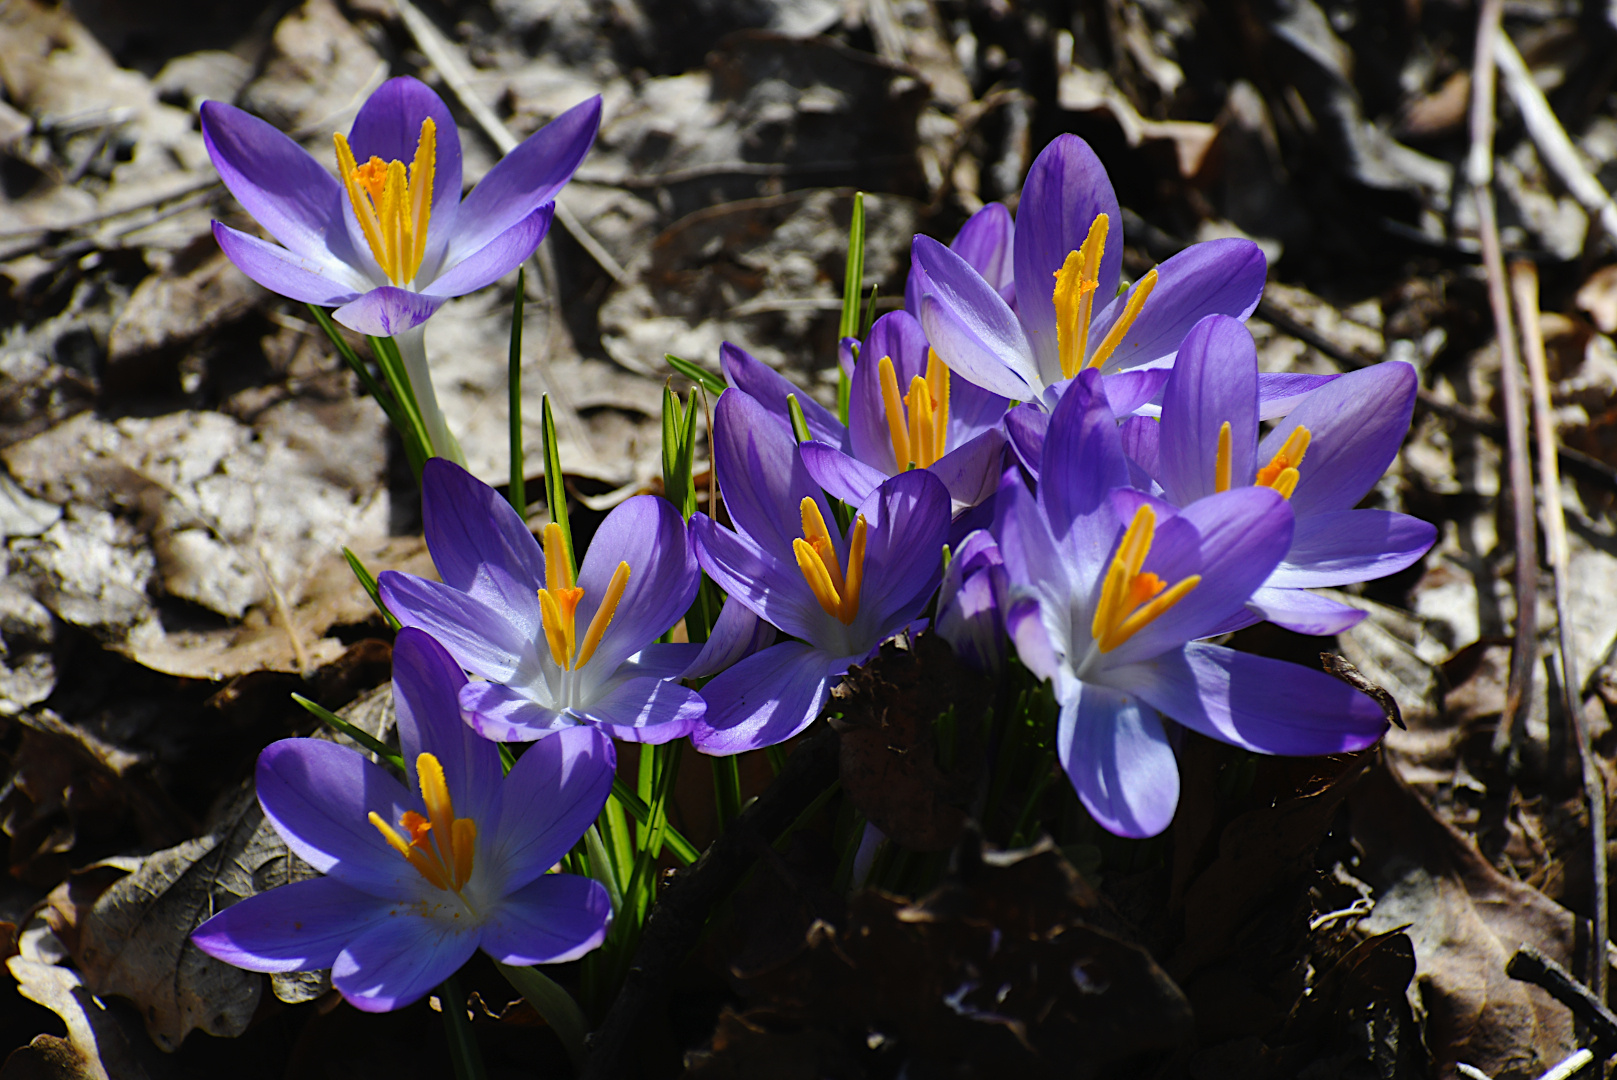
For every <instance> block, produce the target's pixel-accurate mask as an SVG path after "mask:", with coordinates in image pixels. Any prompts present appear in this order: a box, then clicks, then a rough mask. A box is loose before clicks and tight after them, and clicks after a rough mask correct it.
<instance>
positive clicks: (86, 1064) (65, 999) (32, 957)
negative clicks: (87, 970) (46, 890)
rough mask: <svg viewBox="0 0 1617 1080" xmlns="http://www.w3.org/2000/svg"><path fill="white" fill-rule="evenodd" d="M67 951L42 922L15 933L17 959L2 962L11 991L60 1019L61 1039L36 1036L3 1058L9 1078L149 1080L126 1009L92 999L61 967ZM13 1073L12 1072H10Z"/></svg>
mask: <svg viewBox="0 0 1617 1080" xmlns="http://www.w3.org/2000/svg"><path fill="white" fill-rule="evenodd" d="M66 958H67V950H66V949H65V948H64V947H63V946H62V943H61V942H60V941H59V940H58V939H57V937H56V935H55V934H54V933H52V932H51V929H50V927H48V926H46V925H45V924H44V922H43V921H42V920H38V919H36V920H35V921H34V922H33V923H32V924H30V925H29V926H27V927H25V928H24V929H23V932H22V933H21V934H20V935H18V939H17V955H15V956H13V957H11V958H10V959H9V960H7V961H6V968H7V970H8V971H10V972H11V977H12V978H14V979H16V980H17V989H18V991H19V992H20V993H21V994H22V995H23V997H25V998H27V999H28V1000H29V1001H32V1002H35V1003H36V1004H39V1005H43V1006H44V1007H45V1008H47V1009H49V1010H50V1011H51V1012H53V1013H55V1014H56V1015H57V1016H59V1017H61V1018H62V1023H63V1024H64V1025H66V1027H67V1037H66V1038H62V1037H60V1036H56V1035H39V1036H37V1037H36V1038H35V1039H34V1040H33V1041H32V1042H31V1043H29V1044H28V1045H27V1046H25V1047H22V1048H21V1049H19V1050H16V1051H14V1052H13V1053H12V1054H11V1056H10V1057H8V1058H7V1059H6V1063H5V1067H4V1068H5V1075H6V1076H7V1077H8V1078H9V1077H12V1076H16V1077H18V1078H19V1080H21V1078H24V1077H27V1078H41V1080H149V1078H151V1077H153V1076H154V1075H156V1074H157V1072H158V1070H156V1069H151V1068H148V1066H151V1065H155V1064H156V1063H155V1062H153V1061H152V1060H151V1059H152V1058H153V1057H154V1056H155V1055H154V1054H153V1053H152V1049H151V1045H150V1044H149V1043H148V1042H147V1041H146V1040H145V1038H144V1037H143V1036H142V1035H141V1033H140V1031H139V1030H138V1028H137V1027H136V1026H135V1024H134V1023H132V1022H131V1021H132V1019H133V1018H132V1017H130V1016H129V1015H128V1013H127V1011H126V1010H123V1009H109V1008H106V1007H105V1006H104V1005H103V1004H102V1003H101V1002H99V1001H97V1000H96V999H95V997H94V996H93V995H92V994H91V992H90V990H89V988H88V987H87V986H85V984H84V981H83V980H82V979H81V978H80V977H79V974H78V973H77V972H75V971H74V970H73V969H72V968H68V967H63V966H62V961H63V960H64V959H66ZM14 1070H15V1071H14Z"/></svg>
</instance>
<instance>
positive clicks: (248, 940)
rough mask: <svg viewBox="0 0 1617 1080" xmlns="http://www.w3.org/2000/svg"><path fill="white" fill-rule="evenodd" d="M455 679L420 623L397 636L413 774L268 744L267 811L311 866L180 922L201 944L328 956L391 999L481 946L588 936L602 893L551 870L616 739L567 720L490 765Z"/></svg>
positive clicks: (589, 813) (605, 779) (595, 805)
mask: <svg viewBox="0 0 1617 1080" xmlns="http://www.w3.org/2000/svg"><path fill="white" fill-rule="evenodd" d="M465 682H466V677H465V676H464V675H462V674H461V671H460V667H459V666H458V665H457V664H456V663H455V661H454V660H453V659H451V658H450V656H449V654H448V653H446V652H445V651H444V650H443V648H442V647H441V646H439V645H438V643H437V642H435V641H433V640H432V638H430V637H428V636H427V635H426V634H424V633H422V632H420V631H419V630H404V631H402V632H401V633H400V634H399V636H398V641H397V643H396V644H395V645H394V648H393V695H394V701H395V703H396V705H397V710H398V725H399V749H400V751H401V752H402V753H403V755H404V762H405V771H406V773H407V774H408V776H407V781H408V784H409V788H408V789H407V788H406V787H405V785H403V784H400V783H399V782H398V780H396V779H394V777H393V775H392V774H391V773H389V772H388V771H387V770H386V769H384V768H382V767H381V766H380V765H376V764H373V763H372V762H371V761H370V760H368V759H367V758H365V757H364V756H363V755H362V754H360V753H359V752H358V751H356V750H353V749H350V748H348V747H345V746H338V745H337V744H335V743H330V742H324V741H321V740H319V739H283V740H281V741H280V742H277V743H272V744H271V745H270V746H268V747H266V748H265V750H264V752H263V753H262V754H260V755H259V758H258V773H257V783H258V801H259V803H260V804H261V805H262V806H263V807H264V816H265V817H267V818H268V819H269V821H270V824H272V825H274V826H275V830H276V831H277V832H278V833H280V834H281V837H282V839H284V840H285V841H286V844H287V846H288V847H289V848H291V849H292V851H293V852H295V853H296V854H297V855H298V857H299V858H301V859H303V860H304V861H305V862H307V863H308V864H309V865H310V866H312V867H314V868H315V869H316V870H318V871H320V872H321V873H322V874H323V875H324V876H323V877H318V878H312V879H310V880H307V881H299V882H295V883H293V884H290V885H282V886H280V887H279V888H275V889H271V890H269V891H268V892H263V893H259V894H257V895H256V896H250V897H248V898H247V899H246V900H243V901H241V902H239V903H237V904H235V905H233V906H231V907H228V908H226V909H225V910H224V911H221V912H220V913H219V914H217V915H215V916H214V917H213V918H211V919H209V920H208V921H207V922H205V923H203V924H202V925H201V926H200V927H198V928H197V929H196V931H195V932H194V933H193V934H192V935H191V940H192V941H194V942H195V943H196V944H197V947H198V948H200V949H201V950H202V951H203V952H205V953H207V954H208V955H210V956H213V957H216V958H218V959H220V960H223V961H225V962H226V963H230V964H234V965H236V966H237V967H241V968H246V969H248V970H249V971H311V970H318V969H320V968H330V969H331V981H332V985H334V986H335V987H336V988H337V989H338V990H339V991H340V992H341V993H342V996H343V997H345V998H347V999H348V1001H349V1003H350V1004H352V1005H354V1006H355V1007H356V1008H360V1009H364V1010H365V1011H367V1012H386V1011H388V1010H390V1009H397V1008H402V1007H403V1006H405V1005H408V1004H410V1003H411V1002H413V1001H417V1000H419V999H420V998H421V997H422V996H424V995H425V994H426V993H428V992H429V991H430V990H432V988H433V987H435V986H437V985H438V984H439V983H441V982H443V981H444V980H445V979H446V978H448V977H449V976H451V975H453V974H454V973H455V972H456V971H458V970H459V969H460V967H461V965H462V964H464V963H465V962H466V961H467V960H468V959H470V958H471V955H472V953H473V952H475V951H476V950H477V949H478V948H481V949H482V950H483V951H484V952H486V953H488V954H489V955H490V956H492V957H493V958H494V959H495V960H497V961H499V962H500V963H502V964H511V965H517V966H525V965H530V964H553V963H560V962H562V961H565V960H573V959H576V958H577V957H579V956H582V955H583V954H584V953H587V952H589V951H590V950H591V949H594V948H595V947H596V946H598V945H599V944H600V943H601V941H602V940H603V939H604V938H605V936H606V924H607V920H608V918H609V917H610V915H611V903H610V901H609V899H608V898H607V893H606V890H605V889H604V888H602V887H601V885H600V883H598V882H595V881H591V880H589V879H588V878H582V877H577V876H574V875H572V874H550V873H546V871H548V870H549V869H550V868H551V867H552V866H554V865H555V864H556V863H557V861H558V860H559V859H560V858H561V857H562V856H563V855H564V854H566V853H567V850H568V849H569V848H571V847H572V846H573V844H574V843H575V842H576V841H577V840H578V838H579V837H580V836H581V835H583V833H584V830H586V829H587V828H589V826H590V823H591V822H593V821H594V820H595V817H596V815H597V814H599V813H600V812H601V808H602V806H604V805H605V803H606V796H607V794H608V793H609V792H610V791H611V790H612V774H613V766H614V761H615V757H614V753H613V750H612V741H611V740H610V739H608V738H607V737H606V736H604V735H602V734H601V733H600V732H597V731H589V730H574V731H568V732H564V733H562V735H561V736H559V737H557V738H555V739H547V740H546V741H545V742H543V743H541V744H540V745H538V746H536V747H534V748H533V749H531V750H529V751H528V752H527V753H526V754H524V755H522V757H521V758H520V759H519V760H518V761H517V763H516V765H515V766H514V767H513V768H512V769H511V773H510V775H508V776H503V777H502V776H501V770H500V755H499V751H498V750H497V748H496V747H495V746H494V744H493V743H491V742H488V741H487V740H485V739H481V738H479V737H478V736H477V735H476V734H475V733H473V732H472V731H471V730H469V729H468V728H467V727H466V725H465V724H463V723H462V722H461V719H460V707H459V705H458V703H457V695H458V693H459V690H460V688H461V686H462V685H463V684H464V683H465ZM417 789H418V790H419V791H420V795H419V797H418V796H417V795H416V794H414V791H415V790H417Z"/></svg>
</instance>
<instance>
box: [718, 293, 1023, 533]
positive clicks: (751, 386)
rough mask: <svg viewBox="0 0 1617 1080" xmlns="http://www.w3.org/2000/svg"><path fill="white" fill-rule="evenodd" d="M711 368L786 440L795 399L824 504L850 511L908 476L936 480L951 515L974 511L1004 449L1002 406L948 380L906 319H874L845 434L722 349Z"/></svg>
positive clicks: (776, 381) (777, 380) (785, 385)
mask: <svg viewBox="0 0 1617 1080" xmlns="http://www.w3.org/2000/svg"><path fill="white" fill-rule="evenodd" d="M719 362H720V365H721V367H722V368H723V370H724V373H725V377H726V379H727V381H728V382H729V383H730V385H731V386H733V387H735V388H737V389H739V390H741V391H743V392H745V393H746V394H747V395H748V396H750V397H752V398H753V399H754V400H755V401H757V402H758V403H759V404H760V405H762V406H763V407H764V409H765V410H766V411H767V412H768V413H769V414H770V415H771V416H772V417H774V419H775V421H776V422H777V423H778V424H780V425H781V426H783V427H784V428H785V430H787V431H790V430H791V413H790V408H789V405H788V404H787V397H788V395H792V396H795V397H796V398H797V401H798V404H799V405H800V406H801V407H802V409H803V420H804V424H805V426H806V427H807V428H808V431H809V435H810V436H811V437H812V441H811V442H809V443H807V444H805V446H804V450H803V460H804V462H805V464H806V465H807V466H808V470H809V474H810V475H811V476H812V477H814V479H815V481H816V482H817V483H818V484H819V485H820V486H821V487H822V488H824V489H825V491H826V493H827V494H829V495H831V496H832V497H833V498H837V499H841V500H842V501H843V502H846V503H849V504H852V505H858V504H859V503H862V502H864V501H865V499H867V498H869V496H870V493H871V492H873V491H875V490H876V489H877V488H878V487H880V486H881V484H882V482H883V481H884V480H886V479H887V478H888V477H890V476H897V475H898V474H899V473H901V472H904V471H906V470H908V469H912V468H920V469H926V470H928V471H929V472H931V473H932V474H933V475H935V476H936V477H937V478H938V479H939V480H942V481H943V484H944V486H945V487H946V488H948V489H949V496H950V498H951V499H952V500H953V501H954V505H955V507H956V508H957V509H963V508H965V507H969V506H975V505H977V504H978V503H980V502H982V500H984V499H986V498H987V497H988V496H989V495H992V494H993V492H994V484H995V481H996V480H997V479H998V477H999V462H1000V456H1001V455H1000V450H1001V448H1002V447H1003V446H1004V445H1005V438H1004V435H1003V433H1002V432H1001V430H1000V418H1001V417H1002V416H1003V415H1004V413H1005V408H1006V406H1007V405H1009V404H1010V403H1009V402H1008V401H1006V400H1005V399H1004V398H1002V397H1000V396H998V395H997V394H991V393H989V392H988V391H986V390H984V389H982V388H981V387H979V386H974V385H972V384H971V383H969V382H966V381H965V380H964V379H956V378H952V377H951V375H950V373H949V369H948V368H947V367H945V366H944V364H943V362H942V361H941V360H939V359H938V357H937V354H936V353H934V352H932V351H931V350H929V349H928V348H927V343H926V334H925V333H924V332H922V330H921V324H920V323H918V322H916V320H915V318H914V316H912V315H910V314H909V313H908V312H905V311H891V312H888V313H887V314H886V315H883V316H882V317H881V318H879V319H877V320H876V322H875V323H874V325H872V326H871V328H870V333H869V334H868V335H867V336H866V338H865V340H864V342H862V343H861V344H860V346H859V349H858V359H857V360H856V361H855V363H854V366H853V372H852V386H851V390H850V394H849V399H848V423H847V425H846V426H844V425H843V424H842V423H841V422H840V421H838V420H837V418H836V417H835V416H834V415H832V413H831V412H830V410H828V409H826V408H825V407H824V406H822V405H820V404H818V403H817V402H815V401H813V400H812V399H810V398H809V396H808V395H807V394H805V393H804V392H803V391H801V390H799V389H797V388H796V387H795V386H793V385H792V384H791V383H790V382H789V381H788V380H787V379H786V378H785V377H783V376H782V375H780V373H778V372H776V371H775V370H774V369H773V368H771V367H769V365H767V364H765V363H763V362H761V361H759V360H757V359H755V358H753V357H752V356H749V355H748V354H747V353H745V352H743V351H742V350H741V349H738V348H736V347H735V346H734V345H731V344H729V343H726V344H725V345H724V346H723V348H722V349H721V350H720V352H719ZM900 458H903V460H902V461H900V460H899V459H900Z"/></svg>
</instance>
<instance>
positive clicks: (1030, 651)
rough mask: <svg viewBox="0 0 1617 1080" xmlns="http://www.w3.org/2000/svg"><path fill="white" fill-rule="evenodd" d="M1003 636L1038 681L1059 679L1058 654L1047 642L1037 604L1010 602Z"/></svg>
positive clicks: (1060, 673) (1060, 670) (1043, 623)
mask: <svg viewBox="0 0 1617 1080" xmlns="http://www.w3.org/2000/svg"><path fill="white" fill-rule="evenodd" d="M1005 632H1006V635H1007V636H1008V637H1009V638H1010V639H1011V641H1012V642H1014V643H1015V644H1016V655H1017V657H1018V658H1019V659H1020V660H1021V661H1022V663H1023V665H1025V666H1026V667H1027V669H1028V670H1029V671H1031V672H1033V674H1034V675H1036V676H1038V678H1039V679H1041V680H1043V679H1060V678H1061V675H1062V671H1063V667H1062V662H1061V653H1060V652H1059V651H1058V650H1057V649H1056V645H1055V642H1054V641H1052V640H1050V631H1049V629H1048V627H1046V625H1045V622H1044V611H1043V608H1042V607H1041V605H1040V604H1039V602H1038V601H1037V600H1033V599H1031V598H1029V599H1023V600H1017V601H1012V603H1011V606H1010V607H1009V608H1008V609H1007V610H1006V612H1005Z"/></svg>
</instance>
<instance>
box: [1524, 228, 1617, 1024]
mask: <svg viewBox="0 0 1617 1080" xmlns="http://www.w3.org/2000/svg"><path fill="white" fill-rule="evenodd" d="M1510 283H1511V286H1512V289H1513V291H1514V292H1515V296H1516V315H1517V319H1518V321H1519V323H1520V325H1521V329H1522V353H1523V355H1524V356H1525V357H1526V359H1527V375H1528V381H1529V383H1530V384H1531V386H1532V391H1533V426H1534V428H1535V432H1534V433H1535V435H1536V436H1537V438H1538V490H1539V495H1540V497H1541V498H1542V499H1543V505H1544V546H1545V547H1546V548H1548V549H1549V550H1548V552H1547V554H1548V556H1549V563H1550V570H1551V572H1552V573H1553V574H1554V575H1555V622H1556V630H1557V633H1558V635H1559V638H1560V651H1561V703H1562V707H1563V709H1564V710H1565V712H1566V715H1567V723H1569V724H1571V725H1572V731H1573V734H1574V736H1575V737H1576V738H1577V741H1578V759H1579V763H1580V765H1581V767H1582V770H1583V787H1584V792H1585V795H1586V796H1587V798H1588V800H1589V831H1590V833H1591V834H1592V837H1593V842H1594V934H1593V942H1592V946H1593V949H1594V953H1593V957H1594V958H1593V959H1592V960H1591V962H1590V965H1589V989H1590V990H1592V991H1593V992H1594V995H1595V997H1596V998H1598V999H1599V1000H1601V1001H1605V1000H1606V965H1605V963H1603V962H1602V961H1604V959H1605V951H1606V938H1607V935H1608V930H1607V920H1608V917H1609V912H1608V911H1607V907H1606V904H1607V889H1608V883H1607V877H1606V875H1607V866H1606V788H1605V784H1604V782H1603V781H1602V778H1601V775H1600V768H1599V766H1598V765H1597V764H1596V763H1595V758H1594V747H1593V746H1592V745H1591V744H1590V741H1589V727H1588V723H1587V722H1586V718H1585V717H1584V715H1583V690H1582V687H1583V682H1582V681H1581V680H1580V679H1579V678H1578V652H1577V643H1576V641H1575V639H1574V634H1573V626H1572V597H1571V573H1572V567H1571V552H1570V550H1569V549H1568V547H1567V539H1566V512H1565V510H1564V508H1563V507H1562V506H1561V476H1560V473H1559V472H1558V470H1557V469H1556V467H1555V443H1556V438H1555V418H1554V417H1553V416H1551V415H1550V376H1549V365H1548V363H1547V362H1546V360H1545V356H1544V337H1543V332H1542V331H1541V330H1540V329H1539V321H1538V269H1537V268H1536V267H1535V266H1534V265H1533V264H1532V263H1531V262H1529V261H1527V260H1525V259H1522V260H1518V261H1516V262H1514V263H1512V264H1511V267H1510Z"/></svg>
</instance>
